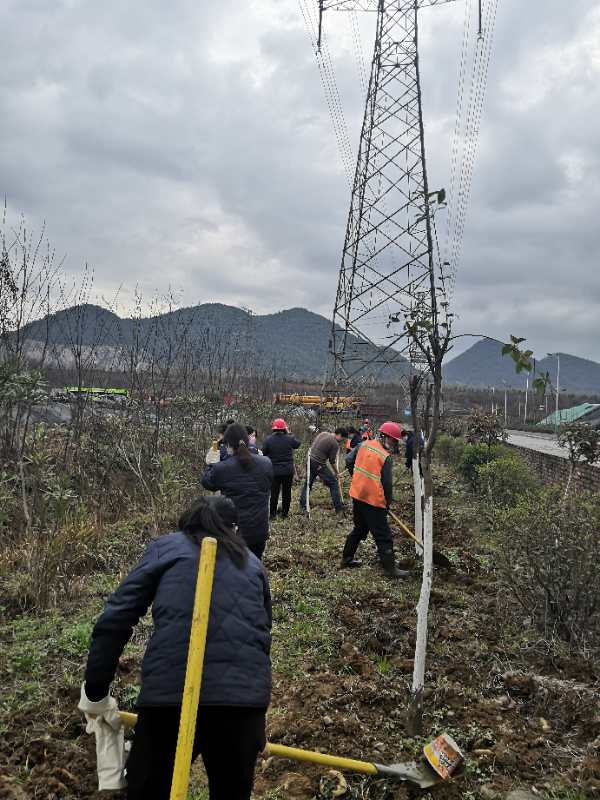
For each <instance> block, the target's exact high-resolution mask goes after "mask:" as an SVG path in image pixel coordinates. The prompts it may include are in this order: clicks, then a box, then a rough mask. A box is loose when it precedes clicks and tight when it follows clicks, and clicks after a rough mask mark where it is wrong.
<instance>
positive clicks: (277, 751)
mask: <svg viewBox="0 0 600 800" xmlns="http://www.w3.org/2000/svg"><path fill="white" fill-rule="evenodd" d="M265 751H266V752H267V753H268V754H269V755H270V756H279V757H280V758H291V759H292V760H293V761H310V762H311V763H312V764H322V765H323V766H325V767H337V768H338V769H347V770H349V771H350V772H360V773H362V774H363V775H377V772H378V770H377V767H376V766H375V764H371V763H370V762H369V761H356V759H354V758H340V757H338V756H328V755H326V754H325V753H315V752H314V751H312V750H299V749H298V748H297V747H285V745H282V744H271V743H270V742H269V743H268V744H267V746H266V748H265Z"/></svg>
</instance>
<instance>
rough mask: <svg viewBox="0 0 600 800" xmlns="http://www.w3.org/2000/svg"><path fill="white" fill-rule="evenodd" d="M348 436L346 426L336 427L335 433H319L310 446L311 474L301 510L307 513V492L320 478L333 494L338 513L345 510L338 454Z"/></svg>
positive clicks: (332, 500) (303, 494)
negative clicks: (340, 483) (341, 444)
mask: <svg viewBox="0 0 600 800" xmlns="http://www.w3.org/2000/svg"><path fill="white" fill-rule="evenodd" d="M347 438H348V431H347V430H346V428H336V429H335V433H329V432H327V431H323V432H322V433H319V434H318V435H317V436H316V437H315V440H314V441H313V443H312V445H311V448H310V469H309V471H310V475H307V476H306V477H307V479H306V480H305V481H304V486H303V487H302V493H301V494H300V510H301V511H302V512H304V513H306V494H307V491H310V490H311V489H312V487H313V483H314V482H315V481H316V480H317V478H320V480H322V481H323V483H324V484H325V486H327V488H328V489H329V493H330V494H331V502H332V503H333V507H334V509H335V513H336V514H341V513H342V512H343V511H344V504H343V502H342V497H341V495H340V486H339V473H338V468H337V456H338V453H339V450H340V442H343V441H345V440H346V439H347Z"/></svg>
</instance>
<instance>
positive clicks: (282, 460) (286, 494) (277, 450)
mask: <svg viewBox="0 0 600 800" xmlns="http://www.w3.org/2000/svg"><path fill="white" fill-rule="evenodd" d="M272 431H273V432H272V433H271V435H270V436H267V438H266V439H265V441H264V442H263V446H262V451H263V455H265V456H267V458H270V459H271V463H272V464H273V483H272V484H271V503H270V515H269V516H270V517H271V519H275V517H276V516H277V505H278V503H279V493H280V492H281V516H282V517H283V518H284V519H286V517H287V515H288V514H289V513H290V505H291V502H292V483H293V481H294V450H297V449H298V448H299V447H300V444H301V442H300V439H297V438H296V437H295V436H292V434H291V433H290V432H289V430H288V426H287V424H286V422H285V420H284V419H281V417H279V418H278V419H276V420H273V425H272Z"/></svg>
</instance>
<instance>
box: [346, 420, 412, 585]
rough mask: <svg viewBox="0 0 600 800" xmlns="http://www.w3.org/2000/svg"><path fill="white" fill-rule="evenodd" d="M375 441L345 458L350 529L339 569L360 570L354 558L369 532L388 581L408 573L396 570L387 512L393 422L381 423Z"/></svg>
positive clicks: (398, 433) (397, 431) (395, 432)
mask: <svg viewBox="0 0 600 800" xmlns="http://www.w3.org/2000/svg"><path fill="white" fill-rule="evenodd" d="M379 434H380V435H379V439H373V440H369V441H364V442H362V444H360V445H359V446H358V447H356V448H355V449H354V450H352V452H351V453H350V454H349V455H348V456H346V466H347V467H348V470H349V472H350V474H351V475H352V482H351V484H350V497H351V498H352V514H353V518H354V528H353V530H352V532H351V533H350V534H349V535H348V537H347V538H346V543H345V545H344V550H343V553H342V567H360V566H361V564H362V562H361V561H356V560H355V559H354V555H355V553H356V551H357V550H358V546H359V545H360V543H361V542H363V541H364V540H365V539H366V538H367V536H368V535H369V533H372V534H373V538H374V539H375V544H376V546H377V552H378V554H379V561H380V562H381V566H382V567H383V571H384V572H385V574H386V575H387V576H388V577H390V578H406V577H407V576H408V575H409V573H408V572H404V571H402V570H399V569H398V568H397V567H396V561H395V557H394V541H393V538H392V531H391V530H390V526H389V523H388V518H387V512H388V509H389V507H390V505H391V503H392V500H393V459H392V453H393V452H396V451H397V449H398V442H399V441H400V439H401V437H402V428H401V427H400V425H398V424H397V423H396V422H384V423H383V425H382V426H381V428H379Z"/></svg>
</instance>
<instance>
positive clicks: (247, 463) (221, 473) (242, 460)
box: [202, 423, 273, 558]
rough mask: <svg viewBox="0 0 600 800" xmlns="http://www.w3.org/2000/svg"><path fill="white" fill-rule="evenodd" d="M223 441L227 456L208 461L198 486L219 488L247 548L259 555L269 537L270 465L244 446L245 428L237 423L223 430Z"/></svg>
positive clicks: (245, 442) (245, 443)
mask: <svg viewBox="0 0 600 800" xmlns="http://www.w3.org/2000/svg"><path fill="white" fill-rule="evenodd" d="M223 442H224V444H225V446H226V447H227V453H228V456H229V457H228V458H227V460H226V461H220V462H219V463H218V464H211V465H209V466H208V467H207V468H206V471H205V473H204V475H203V476H202V486H204V488H205V489H208V490H209V491H211V492H217V491H221V492H222V493H223V494H224V495H225V497H228V498H229V499H230V500H232V501H233V503H234V505H235V507H236V508H237V512H238V518H239V521H238V531H239V533H240V534H241V535H242V538H243V539H244V541H245V542H246V545H247V546H248V549H249V550H251V551H252V552H253V553H254V555H256V556H257V557H258V558H262V554H263V553H264V550H265V547H266V544H267V539H268V538H269V493H270V491H271V481H272V479H273V467H272V465H271V462H270V461H269V459H268V458H265V456H259V455H255V454H253V453H251V452H250V450H249V449H248V434H247V433H246V428H245V427H244V426H242V425H238V424H237V423H236V424H234V425H230V426H229V427H228V428H227V430H226V431H225V435H224V436H223Z"/></svg>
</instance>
